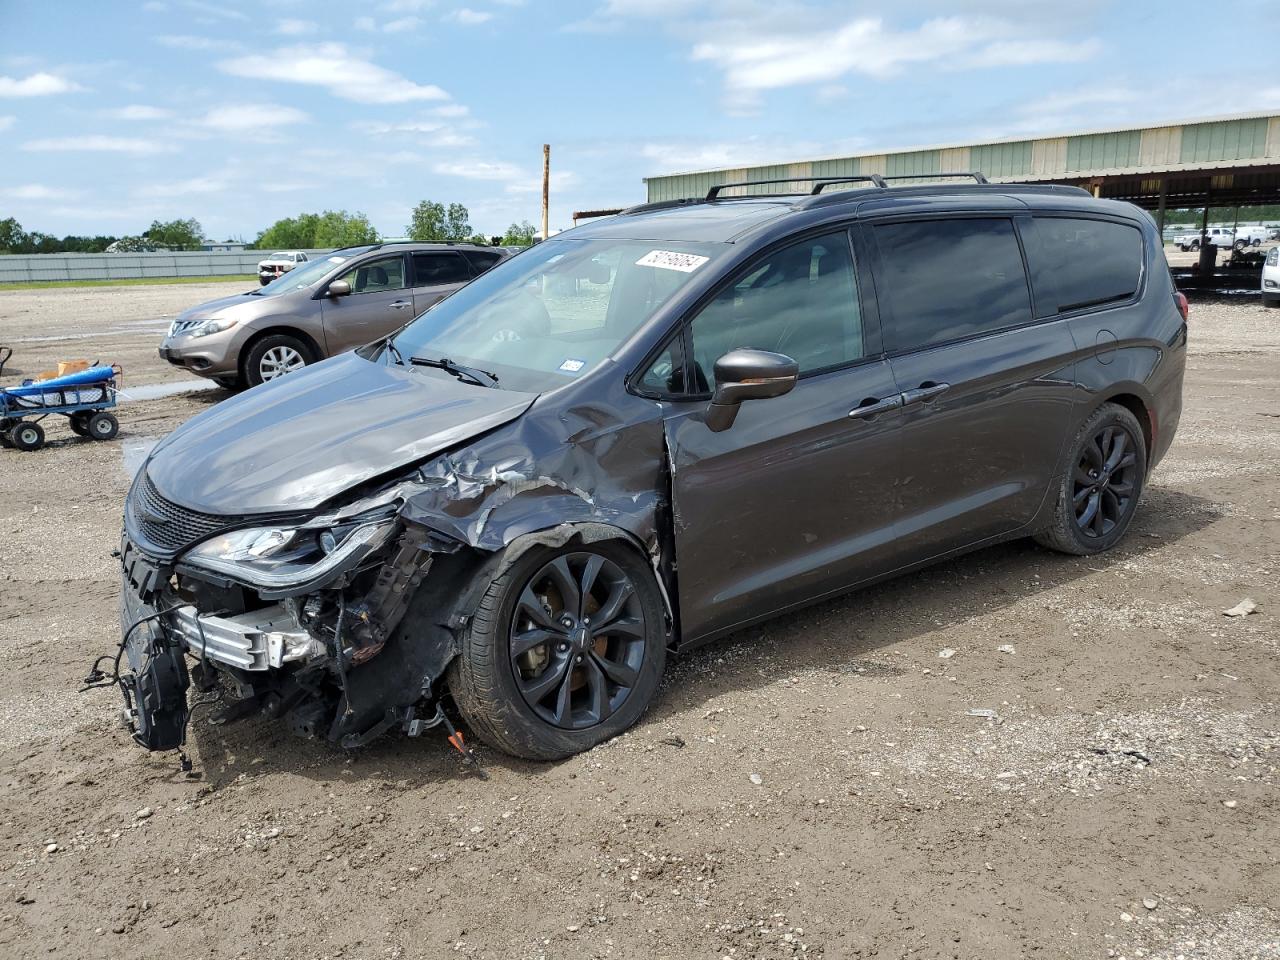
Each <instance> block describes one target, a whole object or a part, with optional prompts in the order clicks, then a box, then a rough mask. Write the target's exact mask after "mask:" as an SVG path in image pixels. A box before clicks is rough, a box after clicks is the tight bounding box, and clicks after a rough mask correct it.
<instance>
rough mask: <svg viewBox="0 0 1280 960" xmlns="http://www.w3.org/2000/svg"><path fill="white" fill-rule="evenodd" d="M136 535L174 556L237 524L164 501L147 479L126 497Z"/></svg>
mask: <svg viewBox="0 0 1280 960" xmlns="http://www.w3.org/2000/svg"><path fill="white" fill-rule="evenodd" d="M129 511H130V513H131V514H132V515H133V526H134V529H135V530H136V532H137V533H138V534H139V535H140V536H141V537H142V538H143V539H144V540H146V541H147V542H148V543H149V544H151V545H152V546H155V547H159V548H161V549H162V550H165V551H169V552H173V553H176V552H177V551H179V550H181V549H182V548H183V547H186V546H188V545H189V544H192V543H195V542H196V541H197V540H203V539H205V538H206V537H209V536H211V535H212V534H214V533H216V532H217V531H219V530H221V529H223V528H224V527H227V526H230V525H231V524H232V523H234V522H235V521H236V519H238V518H236V517H220V516H216V515H214V514H210V513H199V512H198V511H195V510H188V509H187V508H186V507H184V506H182V505H180V504H177V503H174V502H173V501H172V500H167V499H165V498H164V497H163V496H161V495H160V491H159V490H157V489H156V486H155V484H154V483H152V482H151V478H150V477H149V476H145V475H144V476H143V477H142V481H141V482H140V483H138V484H136V485H135V486H134V489H133V496H131V497H130V498H129Z"/></svg>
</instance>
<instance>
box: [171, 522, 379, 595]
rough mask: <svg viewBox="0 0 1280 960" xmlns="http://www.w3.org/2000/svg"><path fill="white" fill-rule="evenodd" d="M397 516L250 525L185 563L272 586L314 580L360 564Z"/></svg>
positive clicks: (191, 553)
mask: <svg viewBox="0 0 1280 960" xmlns="http://www.w3.org/2000/svg"><path fill="white" fill-rule="evenodd" d="M395 528H396V518H395V517H394V516H382V517H377V518H373V519H369V518H367V517H366V518H363V519H355V520H350V521H347V522H345V523H339V524H336V525H334V526H319V525H316V524H315V522H314V521H313V522H312V523H309V524H303V525H301V526H294V527H251V528H249V529H247V530H232V531H230V532H228V533H223V534H219V535H218V536H216V537H212V538H210V539H209V540H206V541H204V542H203V543H201V544H200V545H199V546H196V547H193V548H192V549H191V550H190V551H189V552H188V553H187V554H186V556H184V557H183V558H182V560H183V562H184V563H188V564H190V565H191V566H193V567H200V568H201V569H204V570H210V571H213V572H215V573H222V574H226V575H227V576H230V577H233V578H234V579H236V580H241V581H244V582H246V583H250V584H253V585H254V586H258V587H265V588H267V589H270V590H281V589H288V588H289V587H292V586H298V585H302V584H308V583H312V582H314V581H317V580H320V579H321V578H323V577H324V576H325V575H326V574H330V573H334V572H336V571H339V570H342V569H343V568H345V567H346V566H348V565H349V564H350V563H357V562H359V561H360V559H362V558H363V557H364V556H366V555H367V554H368V553H369V552H370V551H373V550H376V549H377V548H378V547H380V546H382V545H383V544H384V543H386V541H387V539H388V538H389V537H390V536H391V534H392V532H393V531H394V530H395Z"/></svg>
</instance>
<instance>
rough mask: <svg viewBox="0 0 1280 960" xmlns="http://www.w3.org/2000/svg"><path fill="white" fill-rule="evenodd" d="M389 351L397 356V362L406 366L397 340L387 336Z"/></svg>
mask: <svg viewBox="0 0 1280 960" xmlns="http://www.w3.org/2000/svg"><path fill="white" fill-rule="evenodd" d="M387 352H388V353H389V354H391V356H393V357H395V360H396V363H398V364H399V365H400V366H402V367H403V366H404V357H402V356H401V355H400V351H399V350H398V349H396V342H395V340H394V339H393V338H392V337H387Z"/></svg>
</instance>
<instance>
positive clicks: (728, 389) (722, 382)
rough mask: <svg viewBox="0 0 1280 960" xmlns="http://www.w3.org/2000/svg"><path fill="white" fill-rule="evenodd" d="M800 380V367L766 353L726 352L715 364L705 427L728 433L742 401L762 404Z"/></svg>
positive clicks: (784, 357)
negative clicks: (714, 378) (761, 401)
mask: <svg viewBox="0 0 1280 960" xmlns="http://www.w3.org/2000/svg"><path fill="white" fill-rule="evenodd" d="M799 376H800V364H798V363H796V362H795V361H794V360H792V359H791V358H790V357H788V356H786V355H785V354H781V353H770V352H769V351H768V350H751V349H740V350H730V351H729V352H728V353H726V354H725V355H724V356H723V357H721V358H720V359H719V360H717V361H716V391H715V393H714V394H712V396H711V403H710V404H709V405H708V406H707V417H706V423H707V427H708V428H709V429H710V430H711V431H712V432H714V433H720V432H721V431H724V430H728V429H729V428H730V427H731V426H733V421H734V420H736V419H737V417H738V406H739V405H740V404H741V403H742V401H743V400H766V399H768V398H769V397H780V396H782V395H783V394H784V393H790V392H791V389H792V388H793V387H794V386H795V385H796V380H797V378H798V377H799Z"/></svg>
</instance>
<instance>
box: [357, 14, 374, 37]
mask: <svg viewBox="0 0 1280 960" xmlns="http://www.w3.org/2000/svg"><path fill="white" fill-rule="evenodd" d="M354 26H355V28H356V29H357V30H363V31H364V32H365V33H375V32H376V31H377V29H378V22H377V21H376V20H374V19H373V17H356V19H355V23H354Z"/></svg>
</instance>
